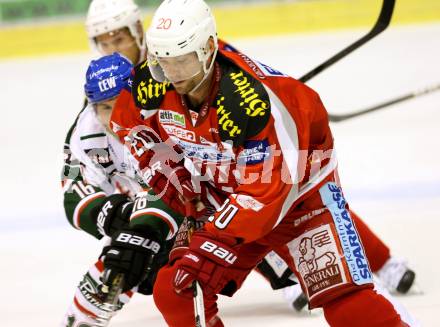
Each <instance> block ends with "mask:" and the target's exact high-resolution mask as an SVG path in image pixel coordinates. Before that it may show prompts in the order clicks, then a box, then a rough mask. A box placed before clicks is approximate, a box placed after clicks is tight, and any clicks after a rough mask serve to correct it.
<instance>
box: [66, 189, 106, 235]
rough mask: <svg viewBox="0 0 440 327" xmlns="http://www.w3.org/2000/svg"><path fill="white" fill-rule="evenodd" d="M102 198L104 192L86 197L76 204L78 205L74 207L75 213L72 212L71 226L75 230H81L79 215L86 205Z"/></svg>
mask: <svg viewBox="0 0 440 327" xmlns="http://www.w3.org/2000/svg"><path fill="white" fill-rule="evenodd" d="M102 197H105V193H104V192H98V193H93V194H91V195H89V196H86V197H85V198H84V199H82V200H81V201H80V202H79V203H78V205H77V206H76V207H75V211H74V212H73V225H74V226H75V228H77V229H81V227H80V220H81V213H82V212H83V210H84V208H85V207H87V205H88V204H89V203H90V202H92V201H93V200H95V199H98V198H102Z"/></svg>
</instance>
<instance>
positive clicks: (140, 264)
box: [102, 229, 161, 292]
mask: <svg viewBox="0 0 440 327" xmlns="http://www.w3.org/2000/svg"><path fill="white" fill-rule="evenodd" d="M160 249H161V242H160V241H159V238H158V236H157V234H156V233H155V232H153V231H152V230H149V229H144V230H139V231H138V230H132V229H124V230H120V231H117V232H115V233H114V234H113V236H112V241H111V244H110V246H108V247H106V248H105V250H104V259H103V262H104V274H103V276H102V282H103V283H104V284H105V285H107V286H110V285H111V283H112V281H113V280H114V278H115V277H116V276H117V275H118V274H120V273H122V274H123V275H124V288H123V292H125V291H128V290H130V289H132V288H133V287H135V286H137V285H138V284H139V283H141V282H142V281H143V280H144V279H145V278H146V277H147V275H148V273H149V271H150V270H151V268H152V265H153V260H154V256H155V255H156V254H157V253H158V252H159V251H160Z"/></svg>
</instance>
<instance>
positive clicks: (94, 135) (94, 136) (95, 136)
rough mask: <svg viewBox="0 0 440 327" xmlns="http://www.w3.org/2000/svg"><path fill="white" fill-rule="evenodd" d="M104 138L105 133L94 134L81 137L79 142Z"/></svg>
mask: <svg viewBox="0 0 440 327" xmlns="http://www.w3.org/2000/svg"><path fill="white" fill-rule="evenodd" d="M105 136H107V135H105V133H95V134H89V135H84V136H81V137H80V138H79V139H80V140H81V141H83V140H87V139H92V138H97V137H105Z"/></svg>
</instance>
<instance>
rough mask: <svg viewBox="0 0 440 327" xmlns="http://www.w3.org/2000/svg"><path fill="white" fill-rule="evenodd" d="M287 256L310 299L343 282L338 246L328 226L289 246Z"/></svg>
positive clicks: (304, 236) (307, 233)
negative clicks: (292, 261) (288, 255)
mask: <svg viewBox="0 0 440 327" xmlns="http://www.w3.org/2000/svg"><path fill="white" fill-rule="evenodd" d="M289 250H290V253H291V254H292V255H293V257H294V259H295V265H296V268H297V270H298V272H299V273H300V275H301V278H302V280H303V282H304V285H305V286H306V290H307V294H308V297H309V299H312V298H313V296H315V295H316V294H319V293H321V292H323V291H325V290H328V289H330V288H333V287H335V286H338V285H340V284H343V283H346V281H347V280H346V277H345V273H344V269H343V266H342V262H341V260H340V255H339V251H338V247H337V245H336V242H335V239H334V235H333V233H332V230H331V228H330V225H323V226H319V227H318V228H315V229H313V230H311V231H308V232H306V233H304V234H302V235H301V237H299V238H297V239H294V240H293V241H292V242H290V243H289Z"/></svg>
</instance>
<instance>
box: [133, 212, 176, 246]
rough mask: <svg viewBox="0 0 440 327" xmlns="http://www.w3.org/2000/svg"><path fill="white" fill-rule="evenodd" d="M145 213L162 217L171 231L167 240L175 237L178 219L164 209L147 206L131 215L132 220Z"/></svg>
mask: <svg viewBox="0 0 440 327" xmlns="http://www.w3.org/2000/svg"><path fill="white" fill-rule="evenodd" d="M143 215H152V216H155V217H158V218H160V219H162V220H163V221H164V222H165V223H166V224H167V225H168V227H169V228H170V232H169V233H168V236H167V240H170V239H172V238H173V237H174V235H175V234H176V233H177V230H178V227H177V224H176V221H175V220H174V218H173V217H171V216H170V215H169V214H168V213H166V212H165V211H163V210H160V209H156V208H147V209H143V210H138V211H136V213H135V214H134V215H132V216H131V217H130V220H133V219H135V218H138V217H139V216H143Z"/></svg>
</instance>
